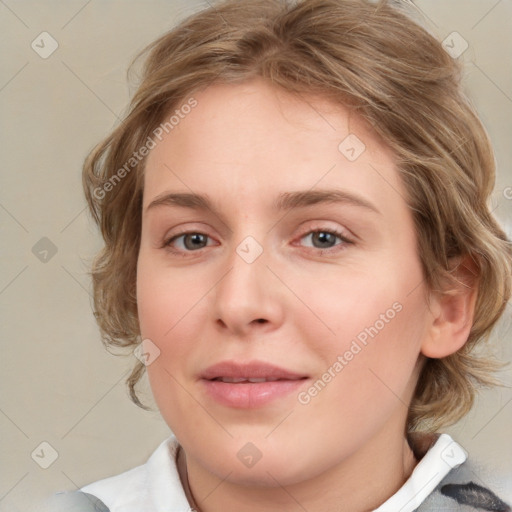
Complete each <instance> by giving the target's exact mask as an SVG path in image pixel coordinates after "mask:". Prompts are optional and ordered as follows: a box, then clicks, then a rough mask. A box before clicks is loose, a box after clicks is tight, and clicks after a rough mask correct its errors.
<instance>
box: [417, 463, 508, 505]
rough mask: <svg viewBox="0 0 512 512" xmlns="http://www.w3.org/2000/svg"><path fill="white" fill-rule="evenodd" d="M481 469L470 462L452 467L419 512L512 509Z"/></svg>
mask: <svg viewBox="0 0 512 512" xmlns="http://www.w3.org/2000/svg"><path fill="white" fill-rule="evenodd" d="M485 473H486V472H483V471H482V470H481V469H480V468H478V467H477V466H476V465H474V464H472V462H471V461H466V462H465V463H464V464H461V465H460V466H459V467H457V468H455V469H452V470H451V471H450V472H449V473H448V474H447V475H446V477H445V478H443V480H442V481H441V482H440V483H439V484H438V485H437V487H436V488H435V489H434V491H433V492H432V493H431V494H430V495H429V496H428V497H427V498H426V499H425V501H424V502H423V503H422V504H421V505H420V506H419V508H417V509H416V511H415V512H475V511H477V510H478V511H479V512H482V511H485V510H488V511H491V512H511V511H512V509H511V507H510V505H508V504H507V503H505V502H504V501H503V500H502V499H501V498H500V497H499V496H498V495H497V492H498V491H497V489H496V490H492V489H491V488H490V485H491V484H490V483H489V481H492V478H490V477H489V476H487V475H486V474H485Z"/></svg>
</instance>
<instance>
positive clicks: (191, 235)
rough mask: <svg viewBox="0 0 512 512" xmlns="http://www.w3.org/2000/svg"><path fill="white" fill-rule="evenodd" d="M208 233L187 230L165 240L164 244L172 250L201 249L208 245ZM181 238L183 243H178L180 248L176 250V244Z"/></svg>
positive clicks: (187, 250)
mask: <svg viewBox="0 0 512 512" xmlns="http://www.w3.org/2000/svg"><path fill="white" fill-rule="evenodd" d="M208 238H209V237H208V235H205V234H204V233H199V232H196V231H186V232H183V233H178V234H177V235H174V236H172V237H171V238H169V239H167V240H165V241H164V243H163V246H164V247H168V248H169V249H170V250H171V251H172V252H176V253H178V252H183V251H185V252H191V251H197V250H199V249H203V247H206V242H207V240H208ZM180 239H182V240H181V243H178V244H177V245H178V250H175V249H174V247H175V244H176V242H177V241H178V240H180Z"/></svg>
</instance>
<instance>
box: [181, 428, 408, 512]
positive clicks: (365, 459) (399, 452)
mask: <svg viewBox="0 0 512 512" xmlns="http://www.w3.org/2000/svg"><path fill="white" fill-rule="evenodd" d="M386 437H389V436H384V438H383V439H381V438H376V439H374V440H372V441H371V442H370V443H368V444H367V445H365V447H364V448H363V449H362V450H359V451H357V452H356V453H354V454H353V455H352V456H350V457H349V458H348V459H346V460H344V461H343V462H342V463H341V464H338V465H337V466H335V467H332V468H330V469H328V470H327V471H325V472H323V473H321V474H319V475H316V476H315V477H313V478H311V479H309V480H307V481H302V482H299V483H296V484H293V485H287V486H286V487H284V486H282V485H280V484H279V483H278V482H277V480H276V481H275V486H268V485H267V486H257V485H255V486H247V485H240V484H238V483H237V482H236V481H233V480H232V479H230V478H229V476H228V477H227V478H225V479H222V478H219V477H218V476H217V475H214V474H212V473H210V472H208V471H207V470H205V469H204V468H203V467H202V466H201V465H200V464H199V463H198V461H195V460H193V459H191V458H187V457H186V455H185V453H184V451H183V450H182V449H180V455H179V457H178V470H179V473H180V478H181V479H182V484H183V486H184V489H185V493H186V495H187V498H188V500H189V503H190V505H191V507H192V508H193V509H194V510H196V511H197V512H221V511H222V512H235V511H236V512H241V511H243V512H262V511H265V510H274V509H276V507H277V508H278V509H279V510H280V511H282V512H291V511H296V510H298V509H297V507H298V505H300V507H299V508H302V509H305V510H308V512H331V511H332V512H334V511H340V510H350V511H353V512H370V511H372V510H374V509H375V508H377V507H378V506H379V505H381V504H382V503H384V502H385V501H386V500H387V499H388V498H389V497H391V496H392V495H393V494H394V493H395V492H396V491H398V489H400V487H401V486H402V485H403V484H404V482H405V481H406V480H407V478H408V477H409V476H410V474H411V473H412V470H413V469H414V467H415V465H416V464H417V460H416V459H415V457H414V454H413V452H412V450H411V448H410V447H409V444H408V442H407V440H406V438H405V437H402V438H398V439H397V438H396V436H395V438H394V439H396V440H395V441H394V442H393V440H392V439H390V438H386ZM379 447H380V449H379Z"/></svg>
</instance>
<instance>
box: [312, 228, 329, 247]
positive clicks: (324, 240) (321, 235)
mask: <svg viewBox="0 0 512 512" xmlns="http://www.w3.org/2000/svg"><path fill="white" fill-rule="evenodd" d="M315 238H316V239H317V240H318V241H319V242H320V245H322V244H327V247H331V246H330V245H329V244H330V243H331V242H333V241H334V235H333V234H332V233H326V232H325V231H320V232H318V233H314V234H313V239H315ZM324 246H325V245H322V247H324Z"/></svg>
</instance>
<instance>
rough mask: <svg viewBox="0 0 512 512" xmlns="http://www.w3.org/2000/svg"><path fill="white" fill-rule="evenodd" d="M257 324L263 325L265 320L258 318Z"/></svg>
mask: <svg viewBox="0 0 512 512" xmlns="http://www.w3.org/2000/svg"><path fill="white" fill-rule="evenodd" d="M256 321H257V322H258V323H259V324H264V323H265V322H266V320H265V319H264V318H258V320H256Z"/></svg>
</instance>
